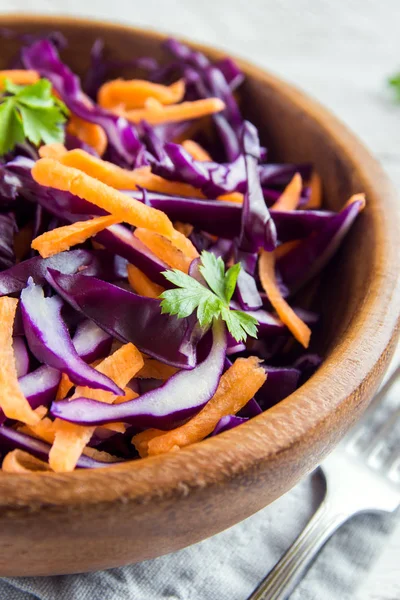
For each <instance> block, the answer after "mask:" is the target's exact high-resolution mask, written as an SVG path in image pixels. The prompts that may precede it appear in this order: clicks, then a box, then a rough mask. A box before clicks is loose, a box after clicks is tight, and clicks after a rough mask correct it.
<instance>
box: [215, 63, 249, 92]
mask: <svg viewBox="0 0 400 600" xmlns="http://www.w3.org/2000/svg"><path fill="white" fill-rule="evenodd" d="M214 67H216V68H217V69H219V70H220V71H221V73H222V74H223V76H224V77H225V81H226V82H227V84H228V85H229V87H230V88H231V91H232V92H234V91H235V90H236V89H237V88H238V87H239V86H240V85H241V84H242V83H243V81H244V74H243V72H242V71H241V70H240V69H239V67H238V65H237V64H236V63H235V61H234V60H233V59H232V58H230V57H229V56H227V57H226V58H223V59H221V60H219V61H217V62H216V63H215V65H214Z"/></svg>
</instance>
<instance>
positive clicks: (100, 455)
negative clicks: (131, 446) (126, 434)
mask: <svg viewBox="0 0 400 600" xmlns="http://www.w3.org/2000/svg"><path fill="white" fill-rule="evenodd" d="M83 454H86V456H89V457H90V458H93V459H94V460H99V461H100V462H106V463H114V462H121V459H120V458H118V457H117V456H113V455H112V454H109V453H108V452H104V451H103V450H97V449H96V448H91V447H90V446H87V447H86V448H85V449H84V451H83Z"/></svg>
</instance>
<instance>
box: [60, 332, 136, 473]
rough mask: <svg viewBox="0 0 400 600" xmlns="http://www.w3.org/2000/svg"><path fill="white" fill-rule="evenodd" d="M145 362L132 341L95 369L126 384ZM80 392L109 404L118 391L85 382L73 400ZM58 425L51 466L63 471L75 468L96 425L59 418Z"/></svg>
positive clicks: (119, 384) (123, 384)
mask: <svg viewBox="0 0 400 600" xmlns="http://www.w3.org/2000/svg"><path fill="white" fill-rule="evenodd" d="M142 366H143V358H142V355H141V354H140V352H139V350H138V349H137V348H136V347H135V346H134V345H133V344H130V343H129V344H125V345H124V346H121V348H119V350H116V352H114V354H111V355H110V356H108V357H107V358H105V359H104V360H103V361H102V362H101V363H100V364H99V365H97V367H96V369H97V370H98V371H99V372H100V373H103V374H104V375H107V376H108V377H110V378H111V379H112V380H113V381H115V383H116V384H117V385H118V386H119V387H125V386H126V385H127V384H128V382H129V381H130V380H131V379H132V377H134V376H135V375H136V373H137V372H138V371H139V370H140V369H141V368H142ZM80 396H83V397H85V398H91V399H93V400H98V401H99V402H106V403H107V404H112V403H113V402H114V400H115V395H114V394H112V393H111V392H105V391H103V390H94V389H92V388H88V387H85V386H77V387H76V390H75V394H74V395H73V397H72V399H71V401H73V399H74V398H78V397H80ZM55 428H56V434H55V439H54V444H53V446H52V448H51V450H50V453H49V463H50V466H51V467H52V469H53V470H54V471H57V472H61V473H63V472H68V471H73V470H74V468H75V466H76V463H77V461H78V459H79V457H80V455H81V454H82V452H83V450H84V448H85V446H86V445H87V444H88V442H89V441H90V438H91V437H92V435H93V432H94V430H95V429H96V427H84V426H82V425H75V424H73V423H67V422H66V421H62V420H60V419H56V420H55Z"/></svg>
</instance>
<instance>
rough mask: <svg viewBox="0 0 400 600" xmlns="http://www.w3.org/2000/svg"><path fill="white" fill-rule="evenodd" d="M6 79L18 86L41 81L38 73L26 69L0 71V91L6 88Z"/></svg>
mask: <svg viewBox="0 0 400 600" xmlns="http://www.w3.org/2000/svg"><path fill="white" fill-rule="evenodd" d="M4 79H9V80H10V81H12V82H13V83H15V84H16V85H32V84H33V83H36V82H37V81H39V79H40V77H39V74H38V73H37V72H36V71H30V70H24V69H10V70H8V71H0V90H2V89H3V88H4V84H3V81H4Z"/></svg>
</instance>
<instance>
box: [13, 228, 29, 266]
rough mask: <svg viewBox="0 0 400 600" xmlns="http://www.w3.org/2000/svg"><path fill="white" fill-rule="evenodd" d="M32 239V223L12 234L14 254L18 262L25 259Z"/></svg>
mask: <svg viewBox="0 0 400 600" xmlns="http://www.w3.org/2000/svg"><path fill="white" fill-rule="evenodd" d="M32 237H33V222H31V223H27V224H26V225H25V226H24V227H21V228H20V229H19V230H18V231H17V232H16V233H15V234H14V252H15V258H16V259H17V261H18V262H19V261H21V260H23V259H24V258H26V255H27V254H28V252H29V250H30V248H31V242H32Z"/></svg>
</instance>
